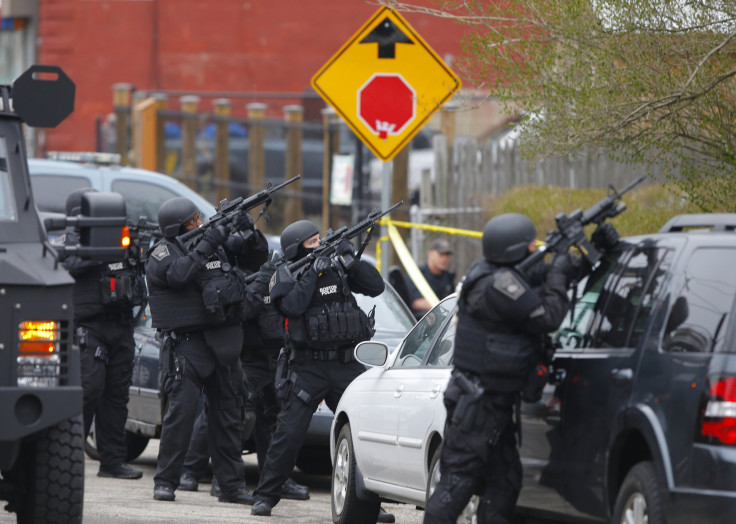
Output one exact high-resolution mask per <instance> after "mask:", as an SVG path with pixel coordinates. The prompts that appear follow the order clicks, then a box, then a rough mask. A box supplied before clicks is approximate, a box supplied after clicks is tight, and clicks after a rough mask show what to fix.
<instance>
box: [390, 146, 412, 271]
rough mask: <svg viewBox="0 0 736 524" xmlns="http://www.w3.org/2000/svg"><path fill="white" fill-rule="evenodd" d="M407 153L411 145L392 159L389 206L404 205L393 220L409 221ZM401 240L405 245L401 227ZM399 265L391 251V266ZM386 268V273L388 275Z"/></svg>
mask: <svg viewBox="0 0 736 524" xmlns="http://www.w3.org/2000/svg"><path fill="white" fill-rule="evenodd" d="M409 151H411V143H407V144H406V145H405V146H404V147H403V148H402V149H401V151H399V152H398V154H397V155H396V156H395V157H394V159H393V162H394V165H393V171H392V172H391V205H393V204H394V203H395V202H398V201H399V200H403V201H404V205H403V206H401V207H399V208H397V209H395V210H393V211H392V212H391V218H392V219H393V220H399V221H404V222H408V221H409V207H410V206H409V198H408V197H407V187H408V185H409V182H408V178H409ZM398 230H399V233H400V234H401V238H403V239H404V243H406V241H407V238H409V230H408V229H405V228H403V227H401V228H398ZM398 264H400V261H399V256H398V255H397V254H396V250H395V249H393V250H391V265H392V266H393V265H398ZM388 269H389V268H387V273H388Z"/></svg>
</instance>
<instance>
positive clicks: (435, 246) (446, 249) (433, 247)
mask: <svg viewBox="0 0 736 524" xmlns="http://www.w3.org/2000/svg"><path fill="white" fill-rule="evenodd" d="M429 250H430V251H437V252H438V253H442V254H445V253H452V247H450V243H449V242H448V241H447V240H445V239H444V238H438V239H436V240H434V241H433V242H432V243H431V244H430V245H429Z"/></svg>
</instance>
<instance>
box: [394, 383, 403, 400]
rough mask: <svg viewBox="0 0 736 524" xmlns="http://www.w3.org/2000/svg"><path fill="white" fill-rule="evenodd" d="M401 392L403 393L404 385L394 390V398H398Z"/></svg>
mask: <svg viewBox="0 0 736 524" xmlns="http://www.w3.org/2000/svg"><path fill="white" fill-rule="evenodd" d="M403 392H404V384H401V385H400V386H397V387H396V389H395V390H394V398H399V397H400V396H401V394H402V393H403Z"/></svg>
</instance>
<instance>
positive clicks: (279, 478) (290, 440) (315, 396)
mask: <svg viewBox="0 0 736 524" xmlns="http://www.w3.org/2000/svg"><path fill="white" fill-rule="evenodd" d="M364 371H365V367H364V366H363V364H361V363H359V362H357V361H352V362H348V363H345V364H343V363H341V362H339V361H338V360H310V361H307V362H306V363H303V364H300V363H295V364H294V368H293V372H294V373H295V375H296V379H295V382H294V384H293V385H292V386H291V390H290V391H289V393H288V394H287V396H286V399H284V403H283V405H282V406H281V411H280V412H279V415H278V417H277V422H276V431H275V432H274V434H273V437H272V439H271V445H270V446H269V448H268V453H267V454H266V461H265V463H264V465H263V474H262V475H261V479H260V482H259V483H258V488H257V489H256V490H255V492H254V495H255V496H256V499H264V500H267V501H269V502H270V503H271V504H272V505H275V504H276V503H278V501H279V500H280V499H281V485H282V484H283V483H284V481H285V480H286V479H287V478H288V476H289V474H290V473H291V471H292V469H294V465H295V464H296V459H297V455H298V454H299V450H300V449H301V447H302V444H303V443H304V437H305V435H306V434H307V430H308V429H309V423H310V422H311V420H312V413H314V411H315V410H316V409H317V406H319V404H320V402H322V400H324V401H325V402H326V403H327V406H328V407H329V408H330V409H331V410H333V411H334V410H335V409H336V408H337V403H338V402H339V401H340V397H342V394H343V392H344V391H345V388H347V387H348V385H349V384H350V383H351V382H352V381H353V379H355V377H357V376H358V375H360V374H361V373H363V372H364Z"/></svg>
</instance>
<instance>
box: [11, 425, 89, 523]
mask: <svg viewBox="0 0 736 524" xmlns="http://www.w3.org/2000/svg"><path fill="white" fill-rule="evenodd" d="M83 431H84V430H83V425H82V416H81V415H78V416H76V417H74V418H71V419H69V420H64V421H62V422H60V423H58V424H57V425H55V426H52V427H50V428H48V429H45V430H44V431H42V432H40V434H39V435H38V437H37V438H36V439H35V440H33V441H29V442H27V443H24V444H23V449H22V450H21V457H20V460H19V463H18V465H17V466H16V467H17V468H20V470H21V471H19V472H18V474H19V475H20V476H21V478H22V479H23V480H22V485H23V487H22V489H21V490H20V491H19V493H18V494H17V498H14V499H13V500H12V501H11V503H10V507H11V508H12V510H14V511H15V512H16V513H17V517H18V522H32V523H36V522H38V523H40V522H50V521H57V520H58V521H60V522H79V523H81V522H82V506H83V498H84V451H83V440H82V432H83ZM14 475H15V472H11V477H12V476H14Z"/></svg>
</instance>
